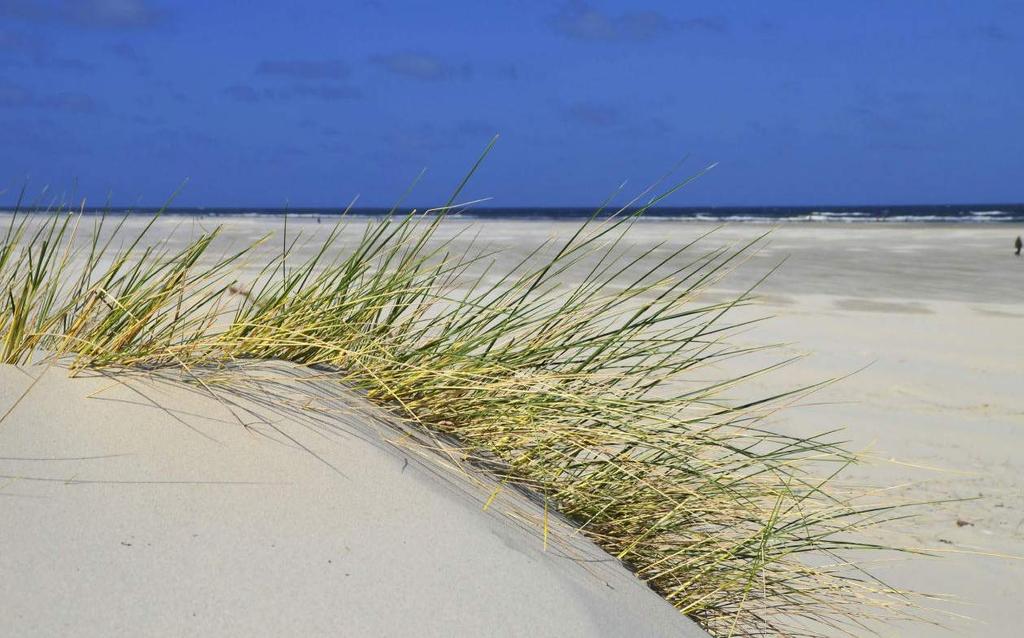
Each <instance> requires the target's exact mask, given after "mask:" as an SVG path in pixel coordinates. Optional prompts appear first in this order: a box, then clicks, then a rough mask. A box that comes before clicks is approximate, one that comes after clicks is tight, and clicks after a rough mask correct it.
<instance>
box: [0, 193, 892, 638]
mask: <svg viewBox="0 0 1024 638" xmlns="http://www.w3.org/2000/svg"><path fill="white" fill-rule="evenodd" d="M680 186H682V183H680V184H676V185H674V186H672V187H670V188H668V189H666V190H665V191H664V192H663V193H661V194H660V195H658V196H656V197H651V198H650V199H648V200H647V201H646V202H645V203H644V205H643V206H640V207H639V208H635V207H629V208H621V209H617V210H609V209H606V208H604V207H602V208H601V209H599V210H598V211H597V212H596V213H595V216H594V217H593V218H592V219H591V220H589V221H588V222H586V223H584V224H581V226H580V228H579V229H578V230H577V231H576V232H575V233H574V234H573V235H572V236H571V237H570V238H569V239H568V240H565V241H563V242H561V243H554V242H551V243H548V244H545V245H543V246H540V247H538V248H537V249H536V250H535V251H533V252H532V253H531V254H530V255H529V256H528V257H526V258H525V259H523V260H522V261H521V262H519V263H518V264H516V265H514V266H513V267H511V268H508V269H506V270H504V271H502V272H495V271H494V268H496V266H495V265H494V264H495V262H494V260H493V255H492V254H491V253H489V252H488V249H487V248H486V247H470V248H469V249H465V248H462V249H456V243H455V242H453V241H452V240H451V239H447V240H446V239H443V238H441V237H440V235H439V233H438V230H439V229H440V228H442V227H443V226H444V224H445V220H446V214H447V212H448V211H449V210H451V202H449V205H448V206H445V207H443V208H442V209H439V210H435V211H429V212H428V213H424V214H417V213H416V212H415V211H414V212H412V213H408V214H398V213H397V212H396V211H392V214H390V215H388V216H386V217H384V218H381V219H375V220H369V221H366V222H365V223H363V222H358V223H357V222H355V221H353V220H352V219H349V218H348V217H346V216H342V217H341V218H340V221H339V222H338V224H337V225H336V226H334V227H333V228H332V229H331V230H330V231H329V232H328V233H327V235H326V238H324V239H322V240H319V247H318V249H316V250H315V251H314V252H313V254H312V257H310V258H308V259H306V260H305V261H298V258H297V257H296V251H295V250H294V247H295V246H296V242H297V241H298V238H297V237H294V236H293V237H290V238H289V237H287V236H286V237H284V238H283V242H282V249H281V250H280V251H275V253H274V254H273V255H270V256H268V257H267V263H266V264H265V265H264V266H263V267H262V269H261V270H260V272H259V273H258V274H256V275H255V276H253V277H250V278H248V279H246V278H244V277H243V276H242V271H241V270H240V265H241V263H242V262H243V261H244V260H245V259H247V258H248V257H249V256H251V255H256V254H258V253H259V252H260V251H261V250H263V251H264V252H265V250H266V246H265V245H263V246H261V242H256V243H255V244H253V245H251V246H244V247H242V248H241V249H239V250H236V251H234V252H231V253H229V254H226V255H219V256H215V252H214V249H213V248H212V247H213V246H214V245H215V240H216V237H217V231H216V230H215V231H213V232H209V233H203V234H200V235H199V236H197V237H194V238H192V239H191V240H189V241H188V242H187V243H186V244H185V245H184V247H182V248H179V249H175V250H172V249H171V248H170V246H171V244H170V243H169V242H168V241H167V240H166V239H163V240H160V241H149V234H150V233H151V231H152V226H153V221H152V220H151V221H150V222H149V223H148V224H146V225H145V226H144V228H143V229H142V231H141V232H138V233H136V234H134V235H129V234H127V231H126V230H125V228H126V226H125V218H122V219H120V220H112V219H110V218H109V216H105V215H101V216H89V215H81V214H77V213H73V212H71V211H67V210H65V209H62V208H60V207H57V208H55V209H51V210H48V211H44V212H43V213H44V214H34V215H26V214H23V213H21V212H20V210H19V211H15V213H14V214H13V215H12V216H11V220H10V222H9V224H8V226H7V229H6V234H5V235H4V237H3V244H2V248H0V293H2V295H3V297H2V299H0V338H2V350H0V358H2V361H3V362H6V363H15V364H16V363H23V362H26V361H28V360H30V359H31V358H32V357H33V356H34V354H35V353H37V352H39V351H46V352H49V353H52V354H53V355H57V356H65V357H71V358H72V361H73V363H72V366H73V367H107V368H117V367H150V368H151V367H165V366H170V367H177V368H182V369H185V370H189V369H199V368H210V367H214V368H217V367H221V368H227V367H228V366H229V364H231V363H233V362H237V361H239V360H248V359H279V360H287V361H291V362H295V363H300V364H305V365H309V366H317V367H326V368H328V369H330V370H332V371H333V372H334V375H333V376H332V377H331V378H333V379H337V381H338V382H339V383H343V384H345V385H346V386H350V387H354V388H358V389H360V390H361V391H363V392H364V393H365V396H366V397H367V398H368V399H369V400H370V401H372V402H374V403H376V404H378V405H381V406H384V407H386V408H387V409H388V410H390V411H391V412H392V413H393V414H395V415H396V416H397V417H398V418H401V419H403V420H405V421H406V422H408V423H410V424H413V425H414V426H416V427H421V428H423V429H424V430H425V431H429V432H434V433H443V434H445V435H450V436H451V437H454V439H455V440H457V441H458V444H459V446H460V448H461V449H462V450H463V452H464V454H465V456H466V458H468V459H469V460H470V461H479V462H480V464H482V465H483V466H485V467H486V468H487V470H488V471H489V472H493V473H494V474H496V475H497V477H498V478H499V479H500V481H501V482H502V483H504V484H507V485H509V486H515V487H519V488H526V489H529V490H531V491H532V492H533V493H535V494H537V495H538V496H539V498H543V499H544V502H545V504H548V505H550V507H552V508H555V509H557V510H558V511H560V512H561V513H562V514H564V515H565V516H566V517H567V518H568V519H569V520H570V521H572V522H573V523H574V524H575V526H576V527H577V528H578V530H579V531H580V533H583V534H585V535H587V536H588V537H589V538H591V539H593V540H594V541H595V542H597V543H598V544H599V545H601V546H602V547H603V548H604V549H605V550H607V551H608V552H609V553H610V554H611V555H613V556H615V557H617V558H618V559H620V560H621V561H623V562H624V563H625V564H627V565H628V566H629V567H630V568H631V569H632V570H634V572H635V573H636V574H637V576H638V577H639V578H641V579H643V580H644V581H646V582H647V583H649V585H650V586H651V587H652V588H653V589H655V590H656V591H657V592H659V593H660V594H661V595H662V596H664V597H665V598H666V599H667V600H668V601H669V602H671V603H672V604H673V605H675V606H676V607H677V608H678V609H679V610H680V611H681V612H682V613H685V614H687V615H689V616H690V617H692V618H694V619H695V620H697V621H698V622H699V623H701V624H702V625H703V626H705V627H706V628H707V629H708V630H709V631H710V632H711V633H712V634H714V635H716V636H725V635H763V634H789V635H820V634H821V633H822V632H823V631H828V630H833V629H835V628H840V629H841V628H844V627H852V626H856V625H859V624H861V623H863V622H867V621H868V620H869V619H871V618H876V617H878V618H882V617H886V616H889V615H893V614H895V615H899V614H900V613H901V610H902V609H904V608H905V607H908V606H909V605H910V603H909V601H908V599H907V598H905V597H904V595H903V593H902V592H899V591H897V590H895V589H893V588H890V587H888V586H886V585H884V584H883V583H881V582H880V581H878V580H876V579H874V578H873V577H871V576H870V575H869V574H867V573H865V572H863V571H862V570H861V568H860V567H859V566H858V564H857V562H856V560H855V558H854V557H853V556H851V554H853V553H854V552H857V551H865V552H867V554H868V555H873V554H874V552H876V551H877V550H881V549H885V548H883V547H882V546H880V545H878V544H876V543H874V542H871V541H870V540H867V538H868V537H866V536H865V533H866V532H867V531H868V530H870V529H871V528H873V527H875V526H877V525H879V524H881V523H884V522H886V521H887V520H889V519H892V518H896V517H900V516H902V515H903V514H904V512H903V511H902V510H900V509H893V508H892V507H891V506H889V505H885V504H879V503H878V502H877V501H876V500H875V499H874V495H873V494H872V493H870V492H869V491H867V490H861V491H856V490H854V491H849V490H847V489H845V488H843V487H842V486H839V485H837V484H836V482H835V476H836V475H837V474H838V473H839V471H840V470H842V469H843V468H844V467H846V466H847V465H849V464H850V463H852V462H854V461H855V460H856V458H855V456H854V455H853V454H851V453H850V452H848V451H847V450H846V449H844V448H843V446H842V445H840V444H839V443H837V442H834V441H833V440H832V437H831V436H830V435H829V434H823V435H821V436H812V437H795V436H789V435H785V434H782V433H780V432H775V431H772V430H771V429H770V428H769V427H768V426H767V425H766V423H765V416H766V415H768V414H770V413H771V412H772V411H773V410H774V409H776V408H777V407H778V406H779V405H780V404H782V403H784V402H786V401H788V400H790V399H792V398H794V397H796V396H799V395H800V394H801V393H802V392H805V391H807V390H808V389H807V388H794V389H793V390H792V391H791V392H787V393H785V394H780V395H776V396H769V397H761V398H756V399H748V400H743V401H736V400H729V399H728V396H729V395H730V393H731V391H732V390H734V389H735V388H737V387H742V383H743V382H744V381H746V380H748V379H749V378H751V377H753V376H755V375H758V374H764V373H766V372H770V371H771V370H773V369H775V368H776V367H777V366H776V365H774V364H773V365H770V366H767V367H764V366H762V367H758V368H756V369H754V370H752V371H749V372H746V373H742V374H738V375H736V376H734V377H731V378H728V379H724V380H719V381H704V380H702V379H703V378H704V377H703V375H702V371H704V370H707V369H709V367H711V366H714V365H715V364H717V363H718V362H721V361H724V360H726V359H731V358H734V357H737V356H743V355H745V354H748V353H749V352H750V351H751V349H749V348H747V349H744V348H739V347H735V346H731V345H730V344H729V340H728V336H729V335H730V334H731V333H733V332H734V331H735V330H736V329H737V328H739V327H741V326H742V325H744V323H743V322H738V323H737V322H733V321H732V319H731V317H732V316H733V313H732V312H731V311H732V310H733V309H734V308H735V307H736V306H737V305H741V304H745V303H747V302H748V301H749V293H745V294H743V295H740V296H738V297H737V298H735V299H732V300H730V301H727V302H702V301H701V299H700V297H699V293H701V291H703V290H705V289H706V288H707V287H708V286H709V285H711V284H712V283H715V282H717V281H718V280H719V279H720V278H721V277H723V276H724V275H725V274H726V273H727V272H728V271H729V270H730V269H731V268H732V267H734V266H735V265H736V264H737V263H739V262H740V261H741V260H742V259H743V258H744V257H745V256H746V255H747V254H748V253H749V251H750V250H751V249H752V248H753V247H754V246H755V245H756V244H757V240H755V241H754V242H752V243H751V244H749V245H746V246H739V247H737V248H735V249H727V248H712V249H705V248H704V247H703V244H702V243H701V242H699V241H695V242H693V243H691V244H688V245H686V246H684V247H683V248H680V249H678V250H672V251H667V252H665V251H661V250H659V247H652V248H650V249H647V250H644V251H642V252H640V253H639V254H637V253H635V252H631V251H630V250H628V248H629V232H630V229H631V227H633V225H634V224H635V223H637V220H638V219H639V218H640V217H641V216H642V214H643V212H644V210H645V209H646V208H647V207H649V206H651V205H654V204H655V203H657V202H658V201H660V199H661V198H662V197H664V196H665V195H667V194H668V193H671V192H673V191H674V190H676V189H677V188H679V187H680ZM454 199H455V197H454V196H453V201H454ZM19 209H20V205H19ZM396 210H397V209H396ZM350 232H355V233H358V234H359V239H358V241H357V242H356V243H355V247H354V248H351V249H346V250H340V249H339V247H338V244H339V239H340V238H341V237H342V236H343V235H345V234H346V233H350ZM569 281H576V282H577V283H575V284H571V285H570V284H568V283H566V282H569ZM239 292H242V293H243V294H238V293H239ZM753 350H755V351H756V350H760V349H757V348H755V349H753Z"/></svg>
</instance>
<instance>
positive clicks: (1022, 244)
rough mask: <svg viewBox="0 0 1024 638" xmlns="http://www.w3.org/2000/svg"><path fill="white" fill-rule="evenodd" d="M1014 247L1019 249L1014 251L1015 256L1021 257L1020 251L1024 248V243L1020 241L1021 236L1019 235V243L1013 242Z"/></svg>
mask: <svg viewBox="0 0 1024 638" xmlns="http://www.w3.org/2000/svg"><path fill="white" fill-rule="evenodd" d="M1013 247H1014V248H1016V249H1017V250H1015V251H1013V254H1014V255H1017V256H1018V257H1020V249H1021V248H1024V242H1022V241H1021V240H1020V235H1017V241H1015V242H1013Z"/></svg>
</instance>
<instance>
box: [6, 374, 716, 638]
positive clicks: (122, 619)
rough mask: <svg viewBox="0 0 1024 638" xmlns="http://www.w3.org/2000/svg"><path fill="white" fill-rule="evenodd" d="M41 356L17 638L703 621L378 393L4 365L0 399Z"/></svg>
mask: <svg viewBox="0 0 1024 638" xmlns="http://www.w3.org/2000/svg"><path fill="white" fill-rule="evenodd" d="M270 369H272V368H269V367H267V368H264V369H263V372H264V374H265V373H266V370H270ZM273 370H275V372H274V374H281V369H277V368H273ZM40 374H43V376H42V379H41V381H40V382H39V383H38V384H37V385H36V386H35V387H33V388H32V389H31V391H30V393H29V394H28V395H27V396H26V398H25V400H24V401H22V402H21V403H20V404H19V405H18V406H17V407H16V408H15V409H14V411H13V412H12V413H11V414H10V415H9V416H8V417H7V419H6V420H5V421H4V422H3V423H2V425H0V457H3V458H2V459H0V474H2V475H3V478H0V507H2V508H3V510H2V515H0V574H3V578H2V579H0V601H2V602H0V623H2V627H3V629H2V631H0V633H2V635H4V636H63V635H74V636H140V635H150V636H155V635H160V636H186V635H188V636H451V635H462V636H480V635H500V636H595V635H606V636H625V635H644V636H669V635H673V636H701V635H705V634H704V633H703V632H701V631H700V630H699V629H697V628H696V626H695V625H693V624H692V623H691V622H690V621H689V620H687V619H686V618H685V617H683V616H682V615H680V614H679V613H678V612H677V611H676V610H675V609H673V608H672V607H671V606H670V605H669V604H668V603H666V602H665V601H663V600H662V599H661V598H660V597H659V596H658V595H657V594H655V593H654V592H652V591H651V590H649V589H647V588H646V586H644V585H643V584H642V583H641V582H640V581H638V580H637V579H636V578H635V577H633V576H632V574H630V573H629V572H627V571H626V570H625V569H624V568H623V567H621V566H620V565H619V564H618V563H617V562H616V561H615V560H614V559H612V558H611V557H609V556H608V555H607V554H605V553H604V552H602V551H601V550H599V549H598V548H596V547H595V546H593V545H592V544H590V543H589V542H586V541H583V540H581V539H579V538H576V539H574V540H573V542H572V543H571V544H569V545H562V544H560V541H559V544H556V539H555V538H554V537H555V536H558V537H559V538H561V537H562V536H564V535H566V534H568V531H569V530H568V529H567V528H566V527H565V526H564V525H562V524H560V523H559V522H558V521H557V520H556V519H554V518H551V519H550V520H551V524H552V525H553V526H554V529H553V530H552V532H551V535H552V539H551V544H550V545H549V547H548V548H547V550H546V551H545V550H544V543H543V539H542V534H541V530H542V521H543V509H542V508H538V507H537V506H536V505H534V504H533V503H530V502H528V501H527V500H526V499H525V498H523V497H521V496H518V495H515V494H510V493H507V492H506V493H503V497H502V499H501V503H500V507H499V506H493V507H492V508H491V509H489V510H487V511H486V512H485V511H484V510H483V509H482V507H481V502H480V500H481V494H482V497H486V496H487V492H482V493H481V492H480V491H479V490H474V489H467V487H466V486H467V485H468V484H466V483H465V482H463V481H461V480H452V479H453V476H451V475H449V476H448V477H447V479H446V476H445V474H444V473H443V472H442V473H440V474H439V473H438V472H436V471H434V470H432V466H431V465H430V464H422V463H420V462H419V461H417V458H418V457H417V456H416V455H415V454H409V453H405V452H404V451H403V450H402V449H396V448H394V447H393V446H391V445H389V444H387V443H386V442H385V439H386V438H390V439H395V438H397V434H396V433H395V432H394V431H393V430H390V429H389V428H388V427H387V425H386V423H385V421H384V420H378V419H379V418H381V417H379V415H377V413H375V412H374V411H373V410H372V408H370V409H368V411H362V410H361V409H360V410H355V411H353V410H348V411H347V416H345V415H344V414H342V415H341V416H339V415H338V414H333V415H331V416H330V418H326V417H325V418H319V419H318V418H314V417H312V416H302V413H301V412H300V411H297V410H294V409H291V408H289V407H288V406H284V405H282V403H281V402H280V401H277V400H275V401H274V402H273V404H271V405H267V404H266V403H265V402H264V401H262V400H260V399H259V398H258V397H259V395H260V394H262V395H263V396H267V394H265V393H262V392H261V391H260V388H261V387H263V386H258V387H253V388H250V390H249V391H252V392H257V393H258V394H257V397H254V398H252V399H240V400H238V402H237V403H236V404H235V405H233V406H231V407H232V410H233V411H234V412H235V414H237V415H239V417H240V418H241V421H243V422H245V423H246V424H247V425H248V426H249V429H246V428H244V427H242V425H240V422H239V420H238V419H236V418H235V417H233V416H232V414H231V412H229V409H228V405H227V404H224V403H221V402H219V401H218V400H215V399H213V398H210V397H209V396H206V395H204V394H203V393H202V392H200V391H191V390H188V389H185V388H181V387H176V386H173V385H169V384H167V383H162V382H161V383H157V382H154V381H151V380H145V379H141V378H134V379H123V380H122V381H123V383H114V384H113V386H111V382H110V381H109V380H108V379H105V378H102V377H99V378H98V377H93V378H84V379H69V378H68V377H67V374H66V372H65V371H64V370H62V369H58V368H49V369H46V368H40V367H30V368H25V369H22V370H19V369H15V368H13V367H11V366H0V414H2V413H3V412H5V411H6V410H7V409H8V408H9V407H10V406H11V405H12V404H13V403H14V402H15V401H16V400H17V398H18V397H19V396H20V395H21V394H22V393H23V391H24V390H25V388H27V387H28V386H29V384H30V383H31V382H32V379H31V378H30V376H38V375H40ZM124 383H127V384H128V385H124ZM97 392H98V394H95V395H94V396H89V395H91V394H93V393H97ZM314 394H315V393H314ZM314 394H311V395H310V396H314ZM292 396H293V398H295V399H296V403H298V404H301V403H303V402H305V401H306V400H308V398H302V397H300V396H298V395H297V394H296V393H292ZM318 400H319V401H323V397H322V396H319V398H318ZM156 405H160V406H163V407H164V408H166V409H162V408H158V407H156ZM361 405H362V402H361V401H359V400H358V399H355V398H351V397H342V398H341V400H340V401H336V402H335V404H334V407H335V408H336V409H337V408H339V406H340V407H341V408H344V407H345V406H348V407H349V408H353V409H355V408H358V407H359V406H361ZM306 412H307V414H308V411H306ZM271 424H273V425H271ZM287 437H292V438H294V440H295V441H291V440H289V438H287ZM295 442H298V443H300V444H301V445H302V446H305V447H307V448H309V450H303V449H301V448H299V447H297V445H296V444H295ZM310 451H314V452H315V453H316V454H318V455H319V456H320V457H321V458H322V459H323V461H326V462H328V463H330V464H331V465H333V466H334V467H335V468H337V470H334V469H331V468H330V467H328V465H327V464H326V463H325V462H323V461H321V460H317V458H315V457H314V456H313V455H312V454H311V453H310ZM434 469H436V468H434ZM510 508H514V509H515V510H516V511H518V512H519V515H520V517H522V522H521V523H520V524H516V523H515V522H513V520H511V519H509V518H508V517H507V516H505V515H504V514H499V513H497V512H495V511H494V510H496V509H503V510H506V511H507V510H509V509H510ZM575 559H579V560H578V561H577V560H575Z"/></svg>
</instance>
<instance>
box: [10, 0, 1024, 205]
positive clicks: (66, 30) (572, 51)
mask: <svg viewBox="0 0 1024 638" xmlns="http://www.w3.org/2000/svg"><path fill="white" fill-rule="evenodd" d="M0 124H2V127H3V131H4V135H5V141H6V144H5V152H4V153H3V154H2V156H0V190H6V192H5V193H4V194H3V195H0V202H8V201H9V200H10V199H11V198H12V197H13V193H14V191H16V190H17V189H18V188H19V187H20V185H21V184H22V183H24V182H25V181H26V179H27V180H28V183H29V190H30V192H34V193H38V192H39V191H40V190H41V189H43V187H45V186H48V187H49V188H50V189H51V191H52V192H71V190H72V189H73V188H74V189H75V190H74V192H75V193H76V194H77V195H76V196H83V195H84V196H86V197H88V199H89V201H90V202H91V203H94V204H100V203H102V201H103V200H104V199H105V198H106V197H107V195H108V193H109V194H110V196H111V197H112V198H113V200H114V202H116V203H118V204H127V205H130V204H137V203H138V204H158V203H160V202H161V201H162V200H163V199H164V198H165V197H166V196H167V195H168V194H169V193H170V192H171V191H173V190H174V189H175V188H176V187H177V186H178V185H179V184H180V183H181V182H182V181H183V180H184V179H185V178H188V179H189V183H188V185H187V186H186V188H185V190H184V192H183V193H182V194H181V195H180V196H179V199H178V200H177V203H179V204H181V205H206V206H235V205H239V206H246V205H248V206H278V205H281V204H283V203H284V202H285V201H288V202H289V203H290V205H292V206H341V205H344V204H345V203H346V202H348V200H350V199H351V198H352V197H353V196H355V195H359V196H360V202H361V203H362V204H364V205H385V204H388V203H390V202H391V201H392V200H393V199H394V198H395V197H397V196H398V195H400V194H401V192H402V191H403V190H404V189H405V187H406V186H407V185H408V184H409V183H410V182H411V181H412V180H413V178H414V177H415V176H416V175H417V173H419V171H420V169H422V168H424V167H425V168H426V169H427V174H426V176H425V177H424V179H423V181H422V182H421V184H420V185H419V186H418V188H417V191H416V194H415V195H414V196H413V198H412V200H413V201H414V202H415V203H420V204H435V203H437V202H438V201H440V200H442V199H444V197H445V195H446V194H447V193H448V192H449V191H450V190H451V188H452V187H453V186H454V185H455V184H456V183H457V182H458V180H459V178H460V177H461V175H462V174H463V173H464V172H465V171H466V170H467V169H468V167H469V166H470V165H472V163H473V161H474V159H475V157H476V155H477V154H478V152H479V151H480V150H481V149H482V148H483V147H484V146H485V144H486V143H487V141H488V139H489V138H490V137H491V136H492V135H493V134H495V133H500V135H501V138H500V141H499V142H498V145H497V147H496V148H495V150H494V152H493V153H492V155H491V156H490V158H489V159H488V161H487V162H486V164H485V166H484V167H483V169H482V170H481V172H480V173H479V175H478V176H477V178H475V179H474V181H473V183H472V185H471V187H470V188H469V189H468V191H467V193H466V197H493V199H492V200H491V203H492V204H493V205H500V206H531V205H556V206H557V205H590V204H593V203H595V202H597V201H599V200H601V199H603V197H604V196H605V195H606V194H607V193H609V192H610V191H611V190H613V189H614V188H615V187H616V186H617V185H618V184H619V183H621V182H622V181H623V180H629V181H628V186H627V189H633V190H639V189H641V188H643V187H644V186H645V185H646V184H647V183H649V182H650V181H652V180H654V179H656V178H657V177H658V176H660V175H661V174H662V173H663V172H664V171H665V170H667V169H669V168H671V166H672V165H674V164H675V163H676V162H677V161H678V160H679V159H680V158H683V157H688V159H687V161H686V163H685V164H684V165H683V168H682V170H683V171H684V172H685V171H687V170H690V171H694V170H697V169H698V168H700V167H701V166H703V165H705V164H707V163H710V162H720V164H719V166H718V167H717V168H715V169H714V170H713V171H712V172H711V173H710V174H708V175H707V176H705V177H703V178H701V179H700V180H699V181H698V182H697V183H695V184H694V185H692V186H691V187H688V188H687V189H686V190H684V191H683V192H681V193H679V194H677V195H675V196H673V197H672V198H671V200H670V201H669V202H668V203H670V204H674V205H680V206H687V205H714V204H718V205H759V204H764V205H785V204H802V203H806V204H825V203H832V204H839V203H938V202H1010V201H1021V200H1024V179H1022V177H1024V3H1021V2H994V1H990V2H987V1H980V0H979V1H972V2H966V1H964V2H941V1H939V0H929V1H920V2H918V1H913V0H899V1H895V0H893V1H890V2H872V1H866V0H865V1H859V2H842V3H841V2H810V1H802V2H785V1H776V2H771V3H767V2H759V1H748V2H740V1H737V2H728V3H721V2H679V1H664V2H660V1H657V0H636V1H634V2H609V1H603V0H590V1H587V2H578V1H574V2H566V3H558V2H527V1H523V0H492V1H488V2H436V1H435V2H412V1H409V2H387V1H384V0H381V1H378V2H326V1H322V2H297V3H294V6H293V5H292V3H280V2H260V1H248V2H216V1H213V2H174V3H172V2H163V3H161V2H158V1H156V0H75V1H72V0H67V1H65V0H35V1H31V0H0ZM75 184H77V186H74V185H75Z"/></svg>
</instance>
